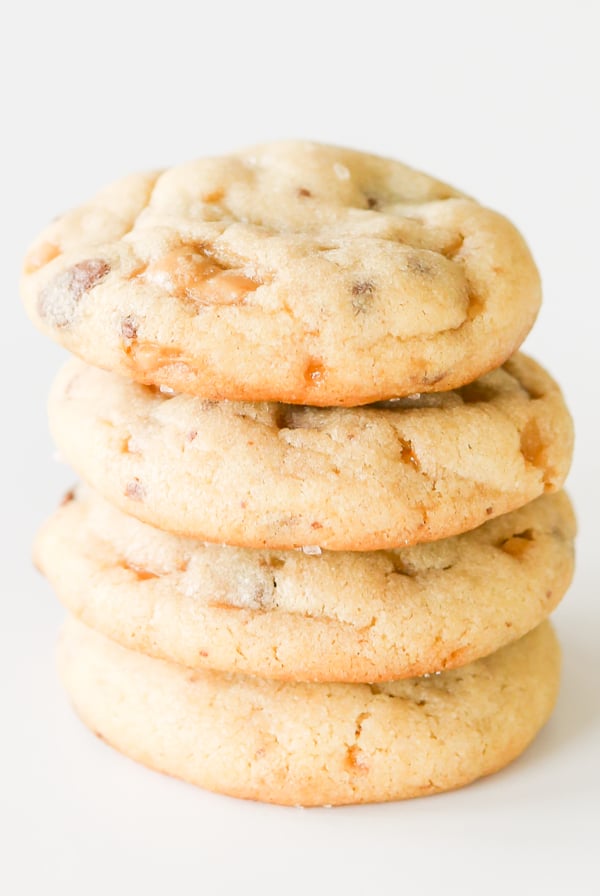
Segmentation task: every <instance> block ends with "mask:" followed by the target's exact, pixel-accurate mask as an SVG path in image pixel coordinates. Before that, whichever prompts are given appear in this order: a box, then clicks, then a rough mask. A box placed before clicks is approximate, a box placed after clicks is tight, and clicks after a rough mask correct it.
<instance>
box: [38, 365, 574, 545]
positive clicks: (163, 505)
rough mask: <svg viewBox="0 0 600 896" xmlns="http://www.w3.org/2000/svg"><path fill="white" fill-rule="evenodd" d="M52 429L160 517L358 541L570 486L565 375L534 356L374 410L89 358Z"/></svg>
mask: <svg viewBox="0 0 600 896" xmlns="http://www.w3.org/2000/svg"><path fill="white" fill-rule="evenodd" d="M50 426H51V429H52V431H53V434H54V437H55V439H56V441H57V443H58V447H59V449H60V451H61V453H62V455H63V456H64V457H65V459H66V460H67V461H68V462H69V463H71V464H72V466H73V467H74V468H75V470H76V471H77V472H78V474H79V475H80V476H81V477H82V478H83V479H84V480H85V481H87V482H88V483H89V484H90V485H92V486H93V487H94V488H95V489H96V490H97V491H99V492H100V493H101V494H102V495H103V496H104V497H105V498H107V499H108V500H110V501H111V502H112V503H114V504H115V505H116V506H117V507H120V509H121V510H124V511H125V512H126V513H129V514H131V515H133V516H137V517H138V518H139V519H141V520H144V521H145V522H147V523H150V524H151V525H155V526H157V527H158V528H160V529H164V530H166V531H170V532H175V533H179V534H182V535H191V536H194V537H197V538H201V539H202V540H204V541H215V542H221V543H227V544H234V545H242V546H245V547H255V548H262V547H271V548H295V547H303V546H317V547H321V548H329V549H331V550H356V551H367V550H376V549H378V548H387V547H397V546H399V545H405V544H414V543H416V542H423V541H435V540H436V539H439V538H444V537H447V536H449V535H456V534H458V533H459V532H464V531H465V530H467V529H473V528H475V526H478V525H480V523H482V522H484V521H485V520H486V519H490V518H492V517H495V516H498V515H500V514H502V513H507V512H508V511H510V510H514V509H515V508H517V507H520V506H522V505H523V504H526V503H527V502H528V501H531V500H533V499H534V498H537V497H538V496H539V495H541V494H542V493H543V492H545V491H556V490H558V489H559V488H560V487H561V485H562V483H563V481H564V479H565V476H566V474H567V470H568V467H569V463H570V460H571V452H572V439H573V434H572V424H571V418H570V416H569V413H568V411H567V409H566V407H565V404H564V401H563V398H562V396H561V393H560V390H559V388H558V386H557V385H556V383H555V382H554V381H553V380H552V379H551V377H550V376H549V375H548V374H547V373H546V372H545V371H544V370H543V369H542V368H541V367H540V366H539V365H538V364H536V363H535V362H534V361H532V360H531V359H528V358H527V357H525V356H524V355H517V356H515V357H514V358H513V359H511V360H510V361H507V362H506V364H505V365H504V366H503V367H502V368H500V369H498V370H496V371H494V372H492V373H489V374H486V375H485V376H483V377H481V378H480V379H479V380H476V381H475V382H474V383H471V384H470V385H468V386H464V387H462V388H460V389H457V390H455V391H452V392H438V393H432V394H424V395H421V396H413V397H411V398H407V399H400V400H396V401H393V402H386V403H384V404H383V405H381V404H380V405H377V406H373V405H370V406H368V407H361V408H313V407H298V406H296V405H284V404H274V403H250V402H248V403H243V402H229V401H224V402H210V401H204V400H202V399H200V398H196V397H193V396H189V395H181V394H179V395H177V394H171V393H169V392H164V391H161V390H160V389H157V388H155V387H148V386H141V385H139V384H136V383H134V382H132V381H130V380H126V379H123V378H122V377H119V376H116V375H115V374H111V373H107V372H105V371H102V370H99V369H97V368H93V367H89V366H88V365H86V364H84V363H83V362H81V361H78V360H75V359H73V360H71V361H69V362H68V363H67V364H66V365H65V367H64V368H63V370H62V371H61V372H60V373H59V376H58V378H57V380H56V382H55V384H54V386H53V389H52V392H51V397H50Z"/></svg>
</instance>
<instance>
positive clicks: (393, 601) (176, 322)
mask: <svg viewBox="0 0 600 896" xmlns="http://www.w3.org/2000/svg"><path fill="white" fill-rule="evenodd" d="M23 282H24V295H25V300H26V304H27V307H28V310H29V313H30V315H31V317H32V319H33V320H34V322H35V323H36V324H37V325H38V326H39V327H40V328H41V329H42V330H43V331H44V332H45V333H47V334H48V335H49V336H51V337H52V338H54V339H56V340H57V341H58V342H60V343H61V344H62V345H64V346H65V347H66V348H68V349H69V350H71V351H72V352H73V353H74V354H75V355H76V356H77V358H78V359H77V360H75V359H73V360H70V361H69V362H68V363H67V364H66V366H65V367H64V369H63V370H62V372H61V373H60V374H59V376H58V379H57V380H56V382H55V384H54V386H53V389H52V394H51V399H50V421H51V427H52V431H53V434H54V437H55V439H56V442H57V443H58V446H59V450H60V453H61V455H63V457H64V458H65V459H67V460H68V462H69V463H70V464H72V466H73V467H74V468H75V470H76V471H77V473H78V474H79V476H80V477H81V479H82V480H83V481H84V483H85V485H82V486H79V487H78V488H77V489H75V491H74V492H73V493H70V494H69V495H68V496H67V498H66V500H65V502H64V503H63V505H62V506H61V507H60V508H59V510H58V512H57V513H56V514H55V515H54V516H53V517H52V518H51V519H50V521H49V522H48V523H47V524H46V525H45V527H44V529H43V530H42V532H41V533H40V535H39V537H38V541H37V545H36V559H37V562H38V565H39V566H40V568H41V569H42V571H43V572H44V574H45V575H46V576H47V577H48V579H49V580H50V581H51V583H52V584H53V586H54V588H55V589H56V591H57V593H58V595H59V597H60V599H61V601H62V602H63V603H64V604H65V606H66V607H67V609H68V611H69V613H70V619H69V621H68V622H67V625H66V628H65V630H64V633H63V637H62V640H61V646H60V666H61V670H62V676H63V679H64V682H65V685H66V687H67V690H68V692H69V695H70V697H71V699H72V701H73V704H74V706H75V708H76V710H77V712H78V713H79V714H80V716H81V717H82V719H83V720H84V722H85V723H86V724H87V725H89V727H90V728H91V729H92V730H93V731H95V732H96V733H97V734H98V735H99V736H100V737H102V738H103V739H105V740H106V741H108V742H109V743H110V744H112V745H114V746H115V747H117V748H118V749H120V750H122V751H123V752H124V753H126V754H128V755H129V756H132V757H133V758H135V759H137V760H139V761H140V762H143V763H146V764H147V765H149V766H152V767H154V768H156V769H160V770H161V771H163V772H168V773H170V774H173V775H177V776H179V777H181V778H184V779H186V780H188V781H192V782H194V783H195V784H198V785H200V786H202V787H206V788H209V789H211V790H217V791H220V792H223V793H228V794H233V795H236V796H241V797H247V798H252V799H260V800H266V801H271V802H277V803H284V804H301V805H323V804H340V803H353V802H364V801H378V800H390V799H400V798H403V797H412V796H416V795H420V794H427V793H433V792H436V791H440V790H446V789H450V788H453V787H458V786H461V785H464V784H467V783H468V782H470V781H472V780H474V779H475V778H477V777H479V776H481V775H485V774H488V773H490V772H493V771H495V770H497V769H498V768H500V767H502V766H503V765H505V764H506V763H508V762H509V761H510V760H511V759H513V758H514V757H515V756H517V755H518V754H519V753H520V752H521V751H522V750H523V749H524V748H525V747H526V746H527V744H528V743H529V742H530V741H531V740H532V738H533V737H534V735H535V734H536V732H537V731H538V730H539V729H540V727H541V726H542V725H543V724H544V722H545V721H546V720H547V718H548V716H549V714H550V712H551V710H552V707H553V704H554V701H555V698H556V694H557V688H558V677H559V650H558V646H557V643H556V640H555V637H554V634H553V632H552V629H551V627H550V624H549V623H548V622H547V621H546V617H547V616H548V614H549V613H550V612H551V611H552V610H553V608H554V607H555V606H556V604H557V603H558V601H559V600H560V599H561V597H562V596H563V594H564V592H565V590H566V589H567V587H568V585H569V581H570V578H571V574H572V547H573V537H574V527H575V524H574V518H573V513H572V510H571V507H570V504H569V501H568V499H567V497H566V496H565V494H564V493H563V492H561V491H560V489H561V487H562V484H563V481H564V479H565V476H566V473H567V469H568V466H569V462H570V458H571V452H572V429H571V421H570V418H569V414H568V411H567V409H566V408H565V405H564V402H563V399H562V397H561V394H560V391H559V389H558V387H557V385H556V383H554V382H553V380H552V379H551V378H550V376H549V375H548V374H547V373H546V372H545V371H544V370H543V369H542V368H541V367H540V366H539V365H538V364H537V363H536V362H534V361H533V360H531V359H530V358H528V357H526V356H524V355H522V354H519V353H517V349H518V347H519V345H520V343H521V342H522V340H523V339H524V337H525V336H526V334H527V332H528V331H529V329H530V328H531V326H532V324H533V322H534V320H535V317H536V314H537V311H538V307H539V303H540V285H539V279H538V274H537V271H536V268H535V265H534V263H533V261H532V259H531V256H530V253H529V251H528V249H527V247H526V245H525V244H524V242H523V240H522V238H521V237H520V235H519V234H518V232H517V231H516V230H515V229H514V227H513V226H512V225H511V224H510V223H509V222H508V221H507V220H506V219H504V218H503V217H501V216H500V215H498V214H496V213H494V212H492V211H490V210H488V209H486V208H483V207H482V206H480V205H479V204H478V203H476V202H475V201H473V200H472V199H469V198H467V197H466V196H464V195H463V194H461V193H459V192H458V191H456V190H454V189H453V188H451V187H449V186H447V185H445V184H443V183H440V182H439V181H437V180H434V179H432V178H430V177H428V176H426V175H424V174H420V173H418V172H415V171H413V170H411V169H409V168H407V167H406V166H404V165H402V164H400V163H398V162H394V161H390V160H386V159H382V158H378V157H374V156H370V155H364V154H361V153H358V152H353V151H349V150H343V149H337V148H333V147H326V146H319V145H315V144H310V143H294V142H290V143H278V144H270V145H265V146H260V147H257V148H254V149H252V150H249V151H245V152H240V153H236V154H234V155H231V156H228V157H223V158H211V159H204V160H201V161H197V162H193V163H191V164H187V165H182V166H180V167H177V168H174V169H171V170H169V171H165V172H158V173H153V174H144V175H138V176H132V177H128V178H126V179H124V180H122V181H120V182H118V183H116V184H115V185H113V186H111V187H109V188H108V189H106V190H104V191H103V192H101V193H100V194H98V195H97V196H96V198H95V199H93V200H92V201H91V202H90V203H89V204H88V205H85V206H83V207H81V208H79V209H77V210H75V211H72V212H69V213H68V214H66V215H64V216H63V217H62V218H60V219H58V220H57V221H56V222H55V223H53V224H52V225H51V226H50V227H49V228H48V229H47V230H46V232H45V233H44V234H43V235H42V236H41V237H40V239H39V240H38V241H37V242H36V243H35V245H34V246H33V248H32V250H31V251H30V253H29V255H28V257H27V260H26V271H25V276H24V281H23Z"/></svg>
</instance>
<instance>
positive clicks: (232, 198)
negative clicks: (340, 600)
mask: <svg viewBox="0 0 600 896" xmlns="http://www.w3.org/2000/svg"><path fill="white" fill-rule="evenodd" d="M23 295H24V298H25V303H26V305H27V308H28V311H29V314H30V315H31V317H32V319H33V321H34V322H35V323H36V324H37V325H38V326H39V327H40V328H41V329H42V330H44V332H46V333H47V334H48V335H50V336H51V337H53V338H54V339H56V340H57V341H58V342H60V343H61V344H62V345H64V346H65V347H66V348H68V349H69V350H70V351H72V352H74V353H75V354H77V355H79V356H80V357H81V358H83V359H84V360H86V361H88V362H89V363H91V364H95V365H97V366H100V367H104V368H106V369H109V370H113V371H115V372H117V373H120V374H123V375H126V376H129V377H132V378H133V379H135V380H137V381H139V382H142V383H147V384H154V385H166V386H170V387H171V388H173V389H175V390H176V391H181V392H187V393H191V394H195V395H199V396H201V397H204V398H209V399H214V400H219V399H233V400H249V401H257V400H268V401H285V402H288V403H300V404H310V405H318V406H327V405H357V404H365V403H368V402H372V401H376V400H381V399H387V398H391V397H396V396H405V395H409V394H412V393H415V392H430V391H443V390H448V389H452V388H454V387H456V386H460V385H463V384H464V383H467V382H470V381H472V380H474V379H475V378H477V377H478V376H480V375H481V374H483V373H486V372H487V371H489V370H492V369H493V368H495V367H497V366H499V365H500V364H502V363H503V362H504V361H505V360H506V359H507V358H508V357H509V356H510V355H511V354H512V353H513V352H514V351H515V350H516V349H517V348H518V346H519V345H520V343H521V342H522V340H523V339H524V337H525V335H526V334H527V332H528V331H529V329H530V328H531V326H532V324H533V322H534V319H535V316H536V314H537V311H538V308H539V304H540V284H539V278H538V274H537V271H536V268H535V265H534V263H533V261H532V258H531V255H530V253H529V251H528V249H527V247H526V245H525V243H524V242H523V239H522V238H521V236H520V235H519V233H518V232H517V231H516V230H515V228H514V227H513V226H512V224H510V223H509V222H508V221H507V220H506V219H505V218H503V217H502V216H501V215H499V214H497V213H495V212H493V211H490V210H489V209H486V208H484V207H482V206H481V205H479V204H478V203H477V202H475V201H474V200H472V199H469V198H467V197H466V196H464V195H462V194H461V193H459V192H458V191H457V190H455V189H453V188H452V187H449V186H447V185H446V184H443V183H441V182H440V181H437V180H435V179H433V178H431V177H428V176H427V175H425V174H421V173H419V172H417V171H414V170H412V169H410V168H408V167H406V166H405V165H403V164H401V163H400V162H396V161H392V160H390V159H384V158H379V157H377V156H373V155H366V154H364V153H360V152H355V151H352V150H348V149H340V148H337V147H332V146H322V145H319V144H315V143H306V142H282V143H273V144H265V145H262V146H257V147H254V148H251V149H248V150H245V151H242V152H238V153H234V154H232V155H230V156H224V157H222V158H208V159H201V160H199V161H196V162H191V163H189V164H185V165H180V166H178V167H175V168H172V169H169V170H167V171H163V172H158V173H152V174H141V175H133V176H131V177H127V178H125V179H123V180H121V181H118V182H117V183H115V184H113V185H112V186H110V187H108V188H107V189H105V190H103V191H102V192H100V193H99V194H98V195H97V196H96V197H95V198H94V199H92V200H91V202H89V203H88V204H87V205H84V206H82V207H81V208H78V209H75V210H74V211H71V212H68V213H67V214H65V215H63V216H62V217H60V218H59V219H58V220H57V221H55V222H54V223H53V224H51V225H50V227H48V228H47V229H46V230H45V231H44V232H43V233H42V234H41V236H40V237H39V239H38V240H37V241H36V242H35V243H34V245H33V246H32V248H31V250H30V251H29V253H28V255H27V258H26V261H25V273H24V277H23Z"/></svg>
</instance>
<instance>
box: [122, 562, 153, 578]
mask: <svg viewBox="0 0 600 896" xmlns="http://www.w3.org/2000/svg"><path fill="white" fill-rule="evenodd" d="M121 566H122V568H123V569H126V570H128V571H129V572H132V573H133V574H134V575H135V577H136V579H137V580H138V582H146V581H148V579H158V578H159V577H160V576H159V573H157V572H151V571H150V570H149V569H146V568H145V567H143V566H139V565H138V564H137V563H133V561H131V560H123V561H122V563H121Z"/></svg>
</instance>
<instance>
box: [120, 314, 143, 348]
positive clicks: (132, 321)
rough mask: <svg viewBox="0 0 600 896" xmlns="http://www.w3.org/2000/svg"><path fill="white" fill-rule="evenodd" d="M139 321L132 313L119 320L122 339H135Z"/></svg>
mask: <svg viewBox="0 0 600 896" xmlns="http://www.w3.org/2000/svg"><path fill="white" fill-rule="evenodd" d="M138 327H139V323H138V321H137V319H136V318H135V317H134V315H133V314H128V315H127V317H124V318H123V320H122V321H121V336H122V337H123V339H126V340H129V341H133V340H134V339H137V334H138Z"/></svg>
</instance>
